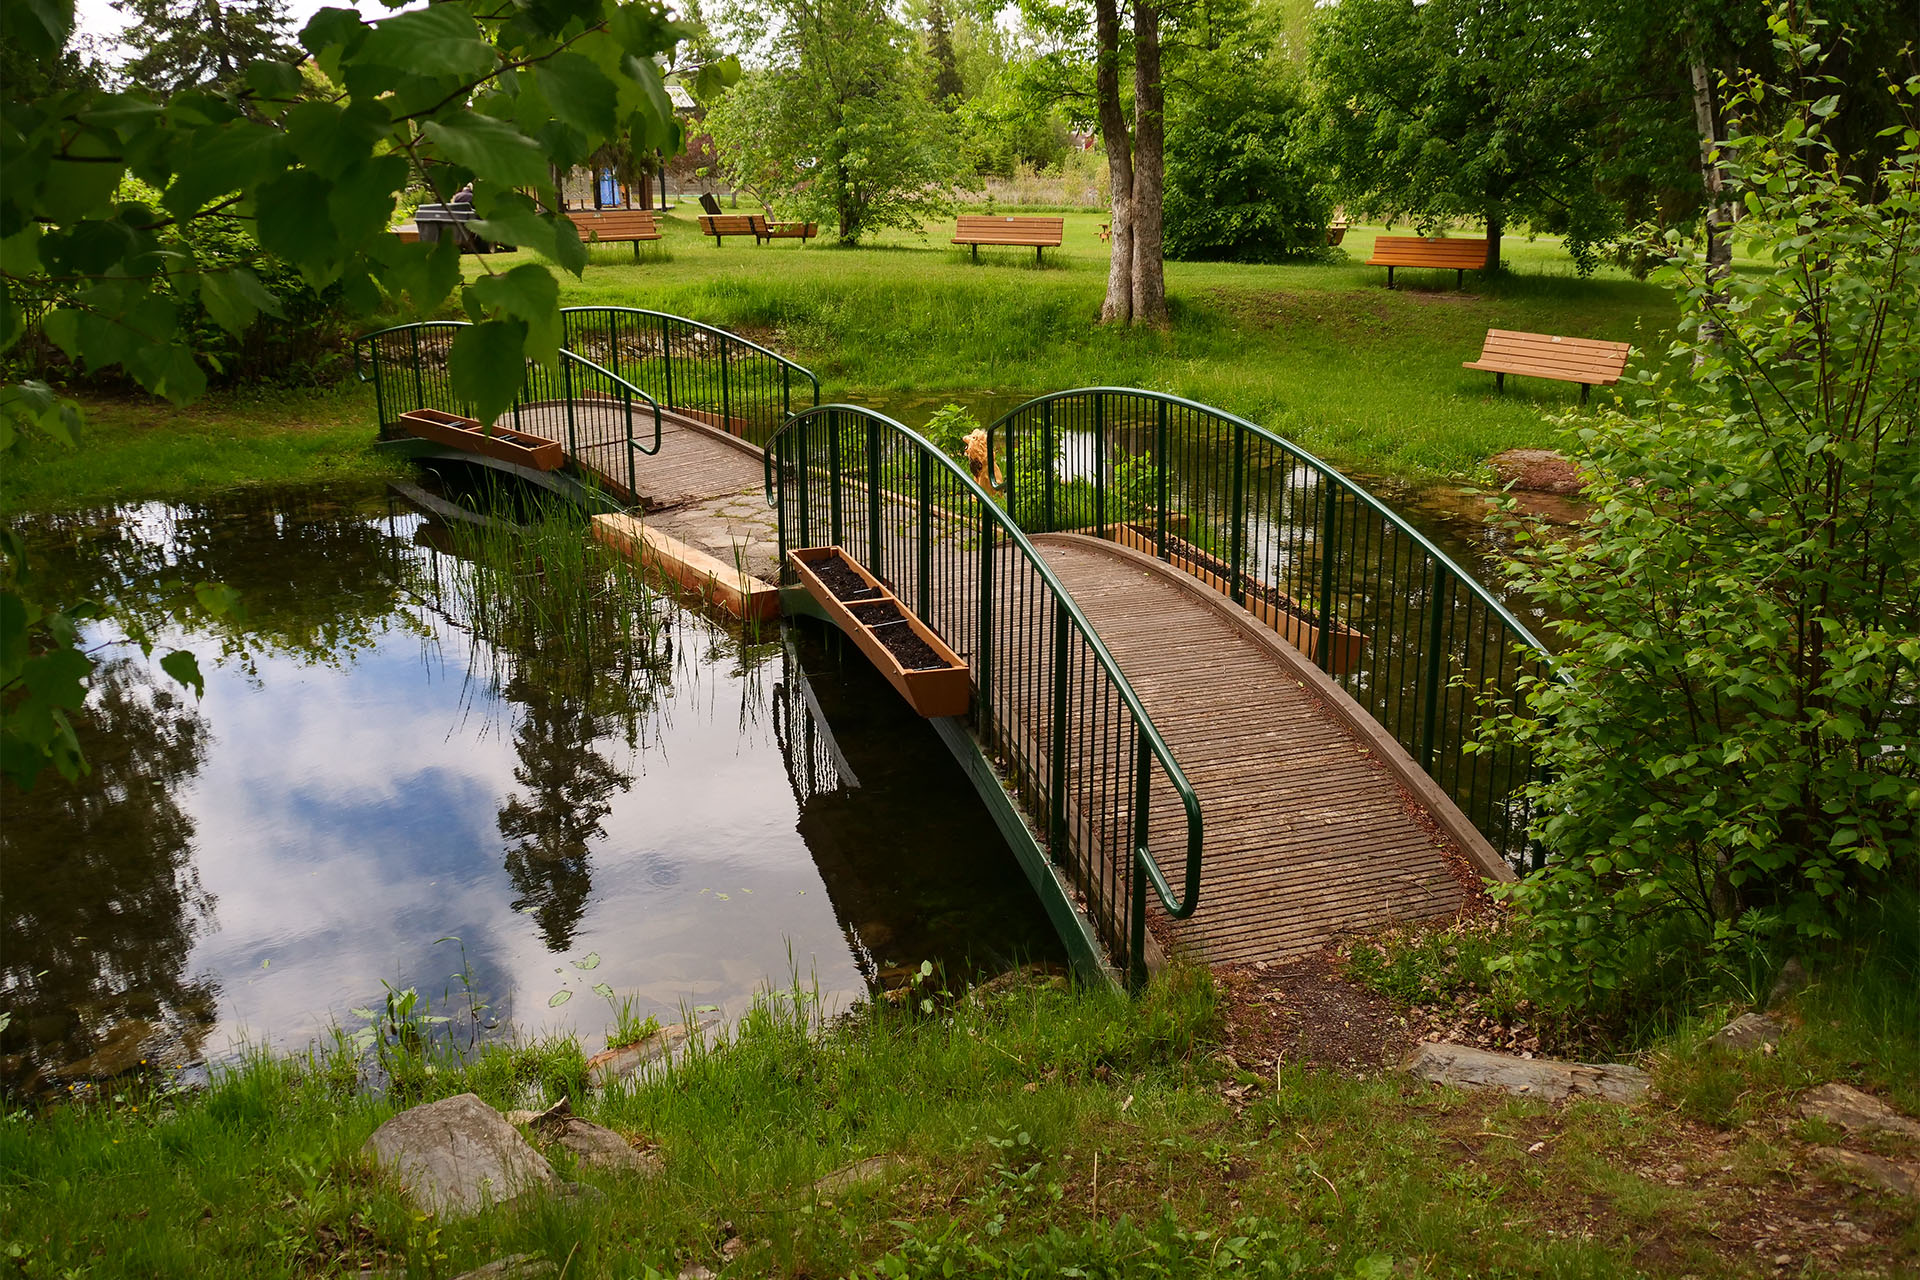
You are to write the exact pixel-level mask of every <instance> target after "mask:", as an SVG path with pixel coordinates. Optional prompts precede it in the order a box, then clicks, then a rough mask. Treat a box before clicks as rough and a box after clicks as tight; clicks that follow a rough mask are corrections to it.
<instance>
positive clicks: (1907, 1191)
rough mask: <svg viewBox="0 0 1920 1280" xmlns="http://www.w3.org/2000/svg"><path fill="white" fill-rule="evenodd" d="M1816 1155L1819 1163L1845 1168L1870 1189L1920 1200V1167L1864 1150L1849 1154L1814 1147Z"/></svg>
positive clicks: (1841, 1149)
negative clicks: (1820, 1161) (1873, 1154)
mask: <svg viewBox="0 0 1920 1280" xmlns="http://www.w3.org/2000/svg"><path fill="white" fill-rule="evenodd" d="M1813 1155H1814V1158H1815V1159H1817V1160H1824V1161H1825V1162H1826V1163H1828V1164H1830V1165H1833V1166H1835V1167H1836V1168H1839V1169H1844V1170H1845V1171H1846V1172H1848V1173H1850V1174H1852V1175H1853V1176H1854V1177H1855V1178H1858V1179H1859V1180H1860V1181H1861V1182H1864V1183H1866V1184H1867V1185H1868V1186H1871V1187H1878V1188H1879V1189H1880V1190H1882V1191H1891V1192H1892V1193H1893V1194H1895V1195H1897V1196H1906V1197H1907V1198H1908V1199H1910V1200H1920V1165H1916V1164H1911V1163H1908V1162H1906V1161H1904V1160H1888V1159H1886V1158H1884V1157H1882V1156H1872V1155H1868V1154H1867V1153H1865V1152H1864V1151H1849V1150H1847V1149H1846V1148H1845V1147H1815V1148H1814V1149H1813Z"/></svg>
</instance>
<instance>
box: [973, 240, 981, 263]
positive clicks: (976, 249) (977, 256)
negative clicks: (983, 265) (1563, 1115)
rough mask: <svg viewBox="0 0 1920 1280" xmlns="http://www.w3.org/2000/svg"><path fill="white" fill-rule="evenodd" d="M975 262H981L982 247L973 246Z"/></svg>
mask: <svg viewBox="0 0 1920 1280" xmlns="http://www.w3.org/2000/svg"><path fill="white" fill-rule="evenodd" d="M973 260H974V261H975V262H978V261H980V246H979V245H977V244H976V245H974V246H973Z"/></svg>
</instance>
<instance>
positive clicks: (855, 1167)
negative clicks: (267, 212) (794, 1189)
mask: <svg viewBox="0 0 1920 1280" xmlns="http://www.w3.org/2000/svg"><path fill="white" fill-rule="evenodd" d="M906 1165H907V1162H906V1160H905V1158H903V1157H901V1156H896V1155H880V1156H868V1157H867V1158H866V1159H865V1160H855V1161H854V1162H853V1163H852V1164H850V1165H846V1166H844V1167H842V1168H839V1169H835V1170H834V1171H833V1172H832V1173H829V1174H827V1175H826V1176H825V1177H823V1178H821V1179H820V1180H819V1181H818V1182H816V1183H814V1184H813V1189H814V1190H815V1191H817V1192H819V1193H820V1194H821V1195H823V1196H831V1195H839V1194H841V1193H843V1192H846V1191H849V1190H851V1189H853V1188H854V1187H857V1186H859V1185H861V1184H862V1183H866V1182H877V1181H879V1180H880V1179H882V1178H885V1177H887V1176H888V1175H890V1174H892V1173H894V1172H896V1171H898V1170H900V1169H904V1168H906Z"/></svg>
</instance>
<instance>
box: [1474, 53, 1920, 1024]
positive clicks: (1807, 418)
mask: <svg viewBox="0 0 1920 1280" xmlns="http://www.w3.org/2000/svg"><path fill="white" fill-rule="evenodd" d="M1781 31H1782V35H1783V38H1784V37H1785V32H1784V28H1781ZM1826 87H1830V86H1826ZM1818 91H1819V90H1816V92H1818ZM1883 92H1884V90H1883ZM1786 96H1787V97H1788V98H1789V100H1791V98H1792V95H1791V94H1787V95H1786ZM1781 97H1782V91H1781V90H1779V89H1777V88H1764V89H1763V88H1762V87H1761V86H1759V85H1758V84H1756V85H1755V86H1754V87H1753V88H1751V89H1749V90H1747V91H1746V92H1745V93H1743V94H1741V95H1738V96H1736V97H1734V99H1733V100H1732V101H1731V102H1730V103H1729V115H1730V118H1731V125H1730V128H1729V136H1728V138H1727V139H1726V141H1725V143H1724V146H1723V148H1722V156H1723V158H1722V164H1723V165H1724V168H1725V171H1726V175H1727V180H1728V186H1729V195H1730V198H1732V199H1735V200H1737V201H1738V202H1739V204H1740V207H1741V208H1742V209H1743V217H1742V220H1741V222H1740V223H1739V224H1737V225H1738V230H1739V232H1740V234H1741V235H1742V236H1743V238H1744V239H1745V240H1746V242H1747V245H1746V248H1747V251H1748V252H1749V253H1751V254H1752V255H1753V256H1754V257H1755V258H1756V259H1758V260H1761V261H1767V262H1771V263H1773V264H1774V270H1772V271H1769V272H1765V273H1743V274H1739V275H1736V276H1734V277H1733V278H1732V279H1730V280H1726V281H1719V280H1717V279H1716V278H1715V275H1714V272H1713V270H1712V268H1711V266H1710V264H1709V261H1708V258H1707V251H1706V248H1705V246H1704V245H1702V244H1701V243H1700V241H1699V240H1697V239H1682V238H1681V237H1680V236H1679V235H1678V234H1677V233H1669V234H1668V237H1667V239H1666V242H1665V244H1664V246H1663V249H1662V253H1663V255H1665V256H1669V257H1670V258H1671V260H1672V265H1671V266H1670V267H1669V268H1667V269H1665V273H1664V275H1665V278H1666V279H1667V280H1668V282H1669V283H1671V284H1672V286H1673V287H1674V289H1675V291H1676V292H1677V294H1678V297H1679V300H1680V303H1681V306H1682V310H1683V316H1682V321H1681V325H1680V330H1679V338H1678V341H1677V342H1676V344H1675V351H1674V353H1673V354H1674V356H1676V357H1678V358H1676V359H1672V360H1669V361H1667V362H1666V363H1665V364H1663V365H1661V366H1658V367H1656V368H1655V369H1654V370H1653V371H1651V372H1647V373H1643V374H1642V375H1640V381H1639V382H1638V384H1637V385H1632V386H1630V388H1629V390H1628V392H1627V394H1628V395H1629V396H1630V397H1633V398H1634V399H1635V400H1636V401H1637V404H1636V405H1635V409H1634V411H1633V412H1631V413H1629V412H1626V411H1624V410H1621V411H1613V412H1602V413H1601V414H1600V415H1598V417H1597V418H1596V419H1594V420H1592V421H1591V424H1590V425H1586V426H1584V427H1583V428H1582V430H1581V432H1580V440H1581V453H1582V458H1581V464H1582V466H1583V468H1584V469H1585V470H1586V472H1587V474H1588V475H1589V476H1590V478H1591V480H1590V485H1589V493H1590V495H1591V496H1592V497H1593V498H1594V500H1595V501H1596V502H1597V503H1598V509H1597V511H1596V513H1595V515H1594V516H1593V518H1592V519H1591V520H1590V521H1589V523H1588V524H1587V526H1586V527H1584V528H1583V529H1581V530H1580V531H1579V534H1578V536H1577V538H1572V539H1567V540H1564V541H1560V542H1556V543H1554V544H1552V545H1549V546H1547V547H1546V548H1545V549H1544V552H1543V553H1542V554H1541V555H1540V557H1539V558H1538V560H1537V561H1536V562H1534V563H1532V564H1531V565H1528V566H1523V568H1522V569H1521V577H1522V580H1523V582H1524V583H1525V585H1526V586H1527V588H1528V590H1529V591H1530V592H1531V593H1532V594H1533V595H1534V596H1535V597H1536V598H1538V599H1540V600H1541V601H1543V602H1544V603H1546V604H1547V605H1548V606H1549V607H1550V608H1551V609H1552V610H1553V611H1554V612H1555V613H1557V614H1559V615H1560V616H1561V617H1562V618H1564V619H1565V621H1562V622H1560V623H1559V624H1557V625H1558V628H1559V630H1560V633H1561V635H1562V636H1563V638H1564V639H1565V641H1566V645H1565V648H1564V650H1563V652H1562V653H1561V655H1560V656H1559V658H1558V663H1559V667H1560V671H1559V676H1560V678H1559V679H1556V680H1552V681H1547V682H1543V683H1540V684H1538V685H1536V686H1535V687H1534V688H1533V689H1532V690H1531V691H1530V693H1529V695H1528V698H1527V705H1526V706H1525V708H1524V709H1522V710H1520V711H1518V712H1516V713H1514V714H1512V715H1510V716H1508V717H1505V718H1504V719H1501V720H1497V721H1496V722H1495V723H1494V726H1493V729H1494V731H1495V732H1497V733H1504V734H1510V735H1513V736H1514V737H1517V738H1518V739H1519V740H1520V741H1522V742H1526V743H1529V744H1531V745H1532V746H1533V747H1534V748H1535V749H1536V750H1537V751H1538V752H1539V754H1540V756H1541V758H1542V759H1543V761H1544V763H1545V765H1546V768H1547V771H1548V775H1549V781H1547V782H1544V783H1542V784H1540V785H1538V786H1537V787H1535V788H1534V789H1533V795H1532V797H1531V798H1532V802H1533V805H1534V808H1533V812H1534V813H1536V814H1539V815H1543V816H1542V817H1541V819H1540V820H1539V823H1538V826H1537V829H1536V835H1537V836H1538V838H1539V839H1540V840H1541V841H1542V842H1543V843H1544V844H1545V846H1546V848H1547V849H1548V850H1549V852H1550V855H1551V860H1550V861H1549V862H1548V864H1547V866H1546V867H1545V869H1544V870H1542V871H1539V872H1537V873H1535V874H1534V875H1533V876H1531V877H1530V878H1528V879H1527V880H1526V881H1524V882H1522V883H1521V884H1519V885H1518V886H1516V887H1515V888H1514V889H1513V890H1512V892H1511V899H1512V901H1513V902H1514V903H1515V904H1516V905H1517V906H1518V908H1519V909H1520V911H1521V913H1522V915H1523V918H1524V919H1525V920H1526V921H1527V922H1528V923H1529V924H1530V925H1531V928H1530V929H1529V930H1528V931H1527V936H1528V938H1529V942H1528V943H1527V945H1526V946H1525V947H1524V948H1523V949H1522V950H1521V951H1519V952H1518V953H1517V954H1516V955H1515V956H1513V957H1512V958H1511V959H1510V961H1509V963H1511V964H1512V965H1514V966H1515V967H1517V968H1518V969H1520V970H1521V971H1523V973H1525V974H1526V975H1527V976H1528V977H1529V978H1530V980H1531V981H1532V983H1533V984H1534V985H1535V987H1536V989H1537V990H1538V991H1539V992H1540V993H1542V994H1543V996H1545V997H1546V998H1548V999H1549V1000H1551V1001H1553V1002H1557V1003H1562V1004H1568V1005H1586V1006H1588V1007H1589V1008H1592V1007H1595V1006H1601V1007H1604V1006H1606V1005H1608V1004H1610V1003H1615V1002H1621V1001H1625V1000H1628V999H1630V998H1631V997H1632V996H1634V995H1636V994H1650V993H1652V992H1653V991H1655V990H1657V989H1658V988H1659V987H1660V986H1662V985H1665V984H1667V983H1668V981H1669V979H1670V978H1671V977H1672V975H1673V972H1674V971H1675V969H1676V968H1678V967H1680V966H1682V965H1683V964H1685V963H1686V962H1687V961H1688V960H1689V959H1690V958H1692V957H1697V956H1699V955H1701V954H1702V953H1703V951H1706V950H1707V949H1710V948H1711V949H1724V948H1737V947H1748V946H1756V945H1758V946H1764V945H1766V944H1767V942H1768V941H1769V940H1770V939H1772V938H1774V937H1776V936H1778V935H1781V934H1797V935H1799V936H1800V937H1802V938H1819V937H1822V936H1832V935H1833V934H1835V933H1836V931H1837V930H1838V929H1840V928H1841V926H1842V924H1843V922H1844V921H1845V920H1846V918H1847V917H1848V915H1849V914H1850V913H1851V912H1852V911H1853V910H1854V909H1855V905H1856V904H1857V903H1859V902H1861V901H1862V900H1863V899H1864V898H1865V897H1867V896H1869V895H1871V894H1873V893H1874V892H1876V891H1877V890H1879V889H1881V888H1883V887H1885V886H1889V885H1897V884H1902V883H1904V884H1906V885H1908V886H1913V885H1914V884H1915V882H1916V877H1920V112H1916V110H1915V107H1916V104H1920V77H1914V78H1912V79H1909V80H1908V81H1907V82H1906V83H1905V84H1904V85H1901V86H1898V87H1897V90H1896V93H1895V95H1894V98H1895V101H1896V102H1898V103H1899V104H1900V105H1901V107H1902V109H1903V110H1904V112H1905V113H1906V120H1907V122H1906V123H1905V124H1904V125H1903V126H1902V127H1901V130H1900V133H1899V135H1898V137H1897V138H1896V139H1895V142H1896V145H1897V150H1896V151H1895V153H1894V154H1893V155H1892V156H1891V157H1890V158H1889V159H1888V161H1887V162H1886V163H1885V164H1884V165H1883V166H1882V168H1881V169H1880V171H1879V172H1878V173H1877V174H1876V175H1873V178H1872V180H1863V179H1862V178H1861V177H1856V176H1852V175H1849V174H1847V173H1845V172H1844V170H1843V167H1842V164H1841V160H1840V157H1839V155H1838V153H1837V152H1836V150H1835V149H1834V148H1833V147H1832V146H1831V145H1830V144H1829V142H1828V139H1827V137H1826V132H1825V121H1826V120H1827V119H1830V118H1831V117H1832V115H1833V112H1834V110H1835V107H1836V100H1835V98H1834V97H1832V96H1828V97H1825V98H1823V99H1821V100H1819V101H1814V102H1809V101H1806V100H1805V99H1804V98H1802V99H1801V100H1800V101H1799V105H1798V109H1797V111H1796V112H1795V113H1794V114H1792V115H1791V116H1789V117H1788V118H1787V119H1786V121H1785V122H1784V123H1783V124H1782V125H1780V126H1779V127H1778V129H1777V130H1775V131H1772V132H1767V131H1759V130H1750V129H1749V128H1748V127H1747V126H1748V121H1749V120H1750V119H1751V113H1752V112H1753V111H1755V110H1756V109H1768V108H1770V104H1772V103H1775V102H1778V101H1779V100H1780V99H1781ZM1874 194H1878V195H1879V196H1880V198H1879V199H1877V200H1876V199H1873V198H1872V196H1873V195H1874ZM1710 326H1711V327H1712V328H1713V329H1715V330H1717V331H1718V333H1717V336H1716V335H1711V334H1709V333H1708V330H1709V327H1710Z"/></svg>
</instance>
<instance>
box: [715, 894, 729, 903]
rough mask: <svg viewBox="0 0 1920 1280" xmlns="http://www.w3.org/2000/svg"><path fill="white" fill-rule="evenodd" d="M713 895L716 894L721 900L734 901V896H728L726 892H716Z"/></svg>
mask: <svg viewBox="0 0 1920 1280" xmlns="http://www.w3.org/2000/svg"><path fill="white" fill-rule="evenodd" d="M713 896H714V897H716V898H718V899H720V901H722V902H732V901H733V899H732V898H730V897H728V896H727V895H726V894H724V893H716V894H714V895H713Z"/></svg>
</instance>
